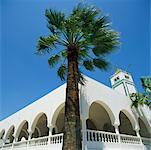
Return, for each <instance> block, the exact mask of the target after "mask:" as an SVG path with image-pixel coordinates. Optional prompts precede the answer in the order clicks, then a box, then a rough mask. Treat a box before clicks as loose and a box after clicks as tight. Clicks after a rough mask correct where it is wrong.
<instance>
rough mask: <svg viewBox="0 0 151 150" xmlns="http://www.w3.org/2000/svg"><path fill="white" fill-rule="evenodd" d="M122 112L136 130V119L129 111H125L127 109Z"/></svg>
mask: <svg viewBox="0 0 151 150" xmlns="http://www.w3.org/2000/svg"><path fill="white" fill-rule="evenodd" d="M120 112H123V113H124V114H125V115H126V117H127V118H128V119H129V121H130V122H131V124H132V127H133V129H135V127H136V121H135V119H134V117H133V116H132V115H131V114H130V113H129V112H128V111H127V110H125V109H122V110H121V111H120Z"/></svg>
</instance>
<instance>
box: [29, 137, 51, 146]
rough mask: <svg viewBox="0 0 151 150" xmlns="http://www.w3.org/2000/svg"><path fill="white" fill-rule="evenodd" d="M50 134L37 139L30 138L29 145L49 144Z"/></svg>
mask: <svg viewBox="0 0 151 150" xmlns="http://www.w3.org/2000/svg"><path fill="white" fill-rule="evenodd" d="M48 138H49V137H48V136H45V137H40V138H35V139H30V141H28V142H29V143H28V146H29V147H30V146H43V145H48Z"/></svg>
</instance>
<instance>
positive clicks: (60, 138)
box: [49, 133, 63, 144]
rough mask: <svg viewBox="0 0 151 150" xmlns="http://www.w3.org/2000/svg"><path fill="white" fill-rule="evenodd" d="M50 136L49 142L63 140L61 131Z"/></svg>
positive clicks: (56, 142) (60, 141)
mask: <svg viewBox="0 0 151 150" xmlns="http://www.w3.org/2000/svg"><path fill="white" fill-rule="evenodd" d="M49 138H50V144H59V143H62V142H63V133H61V134H56V135H52V136H51V137H49Z"/></svg>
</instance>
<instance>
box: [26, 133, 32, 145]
mask: <svg viewBox="0 0 151 150" xmlns="http://www.w3.org/2000/svg"><path fill="white" fill-rule="evenodd" d="M28 133H29V136H28V142H27V147H28V146H29V142H30V140H31V137H32V134H33V131H32V130H31V131H28Z"/></svg>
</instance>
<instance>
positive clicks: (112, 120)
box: [89, 100, 115, 124]
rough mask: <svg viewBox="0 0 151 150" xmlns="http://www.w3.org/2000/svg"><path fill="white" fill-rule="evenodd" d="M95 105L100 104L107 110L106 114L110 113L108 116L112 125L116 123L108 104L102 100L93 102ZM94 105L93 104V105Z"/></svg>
mask: <svg viewBox="0 0 151 150" xmlns="http://www.w3.org/2000/svg"><path fill="white" fill-rule="evenodd" d="M93 103H98V104H100V105H101V106H102V107H103V108H104V109H105V110H106V112H107V113H108V115H109V117H110V119H111V123H112V124H114V122H115V116H114V113H113V111H112V110H111V109H110V107H109V106H108V105H107V104H106V103H104V102H103V101H100V100H97V101H93ZM93 103H91V105H92V104H93ZM91 105H90V107H91ZM90 107H89V109H90Z"/></svg>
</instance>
